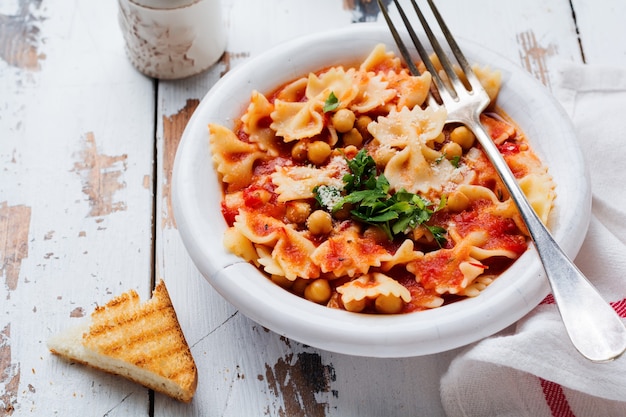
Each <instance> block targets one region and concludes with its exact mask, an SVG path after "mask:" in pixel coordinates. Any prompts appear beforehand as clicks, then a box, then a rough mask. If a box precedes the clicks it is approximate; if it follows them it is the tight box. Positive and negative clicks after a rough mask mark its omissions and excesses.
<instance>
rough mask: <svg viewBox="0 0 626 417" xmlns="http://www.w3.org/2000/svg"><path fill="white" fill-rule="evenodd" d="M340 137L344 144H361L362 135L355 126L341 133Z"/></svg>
mask: <svg viewBox="0 0 626 417" xmlns="http://www.w3.org/2000/svg"><path fill="white" fill-rule="evenodd" d="M342 138H343V144H344V146H349V145H353V146H361V144H362V143H363V135H361V132H359V131H358V129H357V128H352V129H350V130H349V131H348V132H346V133H344V134H343V137H342Z"/></svg>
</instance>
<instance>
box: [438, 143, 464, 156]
mask: <svg viewBox="0 0 626 417" xmlns="http://www.w3.org/2000/svg"><path fill="white" fill-rule="evenodd" d="M441 152H443V154H444V155H445V156H446V158H448V159H452V158H459V157H461V155H463V148H461V145H459V144H458V143H456V142H448V143H446V144H445V145H443V147H442V148H441Z"/></svg>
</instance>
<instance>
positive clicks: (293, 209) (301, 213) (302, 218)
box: [285, 201, 311, 224]
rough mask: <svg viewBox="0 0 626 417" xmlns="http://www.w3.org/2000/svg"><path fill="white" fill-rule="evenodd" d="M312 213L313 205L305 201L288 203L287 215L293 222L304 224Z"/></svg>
mask: <svg viewBox="0 0 626 417" xmlns="http://www.w3.org/2000/svg"><path fill="white" fill-rule="evenodd" d="M310 214H311V205H310V204H309V203H306V202H304V201H290V202H289V203H287V208H286V210H285V217H287V220H289V221H290V222H291V223H295V224H303V223H304V222H306V219H307V218H308V217H309V215H310Z"/></svg>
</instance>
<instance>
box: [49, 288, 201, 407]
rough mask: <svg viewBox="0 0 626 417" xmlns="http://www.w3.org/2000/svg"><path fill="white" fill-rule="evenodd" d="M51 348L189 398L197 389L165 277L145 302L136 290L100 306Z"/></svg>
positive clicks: (56, 339) (54, 340) (52, 340)
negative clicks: (164, 280)
mask: <svg viewBox="0 0 626 417" xmlns="http://www.w3.org/2000/svg"><path fill="white" fill-rule="evenodd" d="M48 348H49V349H50V351H51V352H52V353H55V354H57V355H60V356H62V357H64V358H66V359H68V360H70V361H75V362H80V363H83V364H86V365H89V366H92V367H94V368H97V369H100V370H103V371H107V372H110V373H112V374H116V375H121V376H123V377H126V378H128V379H130V380H132V381H135V382H137V383H139V384H142V385H144V386H146V387H148V388H150V389H153V390H155V391H159V392H161V393H163V394H166V395H169V396H170V397H173V398H176V399H177V400H180V401H183V402H189V401H191V399H192V398H193V395H194V393H195V391H196V386H197V383H198V371H197V368H196V364H195V362H194V360H193V357H192V355H191V351H190V349H189V345H188V344H187V341H186V340H185V336H184V335H183V332H182V331H181V328H180V325H179V323H178V318H177V317H176V312H175V311H174V307H173V306H172V302H171V300H170V296H169V294H168V292H167V289H166V288H165V283H164V282H163V280H160V281H159V283H158V284H157V286H156V288H155V289H154V292H153V293H152V298H151V299H150V300H148V301H146V302H145V303H143V304H141V303H140V300H139V296H138V295H137V293H136V292H135V291H134V290H130V291H128V292H126V293H124V294H122V295H120V296H118V297H116V298H114V299H113V300H111V301H109V302H108V303H107V304H106V305H105V306H104V307H100V306H98V307H96V309H95V311H94V312H93V313H92V314H91V317H90V320H86V321H85V322H84V323H83V324H82V325H80V326H76V327H74V328H71V329H68V330H67V331H65V332H63V333H60V334H58V335H56V336H53V337H52V338H50V340H49V341H48Z"/></svg>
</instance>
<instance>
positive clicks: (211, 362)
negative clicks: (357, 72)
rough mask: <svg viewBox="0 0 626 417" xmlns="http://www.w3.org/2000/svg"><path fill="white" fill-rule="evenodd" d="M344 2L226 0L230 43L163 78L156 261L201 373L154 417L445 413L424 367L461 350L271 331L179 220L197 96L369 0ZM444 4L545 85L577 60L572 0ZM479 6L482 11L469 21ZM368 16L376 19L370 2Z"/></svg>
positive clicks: (436, 370)
mask: <svg viewBox="0 0 626 417" xmlns="http://www.w3.org/2000/svg"><path fill="white" fill-rule="evenodd" d="M337 3H338V2H334V1H323V2H320V1H318V2H307V1H304V0H300V1H293V0H291V1H278V0H276V1H274V2H273V4H272V6H269V5H268V4H267V2H264V3H262V2H255V1H252V0H247V1H245V0H241V1H225V2H223V4H224V5H225V7H224V10H225V19H226V22H227V24H228V30H229V43H228V46H227V51H226V54H225V55H224V57H223V58H222V60H221V61H220V63H218V64H217V65H216V66H215V67H213V68H212V69H211V70H210V71H209V72H207V73H205V74H203V75H201V76H198V77H194V78H192V79H188V80H182V81H177V82H161V83H159V89H158V97H159V98H158V103H159V106H158V110H157V114H158V115H157V140H158V142H157V143H158V154H159V157H158V168H157V193H158V194H157V225H160V226H159V227H158V228H157V235H156V237H157V251H156V263H157V269H158V271H159V272H158V273H159V274H160V275H162V276H163V277H164V278H165V280H166V282H167V283H168V288H170V295H171V296H172V299H173V302H174V305H175V306H176V308H177V311H178V315H179V320H180V321H181V325H182V327H183V330H184V332H185V334H186V336H187V338H188V341H189V343H190V345H191V346H192V352H193V354H194V356H195V358H196V361H197V364H198V367H199V374H200V379H199V385H198V391H197V394H196V397H195V398H194V400H193V402H192V403H191V404H189V405H183V404H178V403H175V402H172V401H170V400H168V399H166V398H164V397H162V396H158V395H157V396H156V397H155V407H154V412H155V416H161V415H163V416H166V415H180V416H186V415H188V416H192V415H199V414H205V415H219V416H240V415H259V414H264V415H289V416H305V415H307V416H344V415H362V416H367V415H372V416H373V415H394V416H402V415H412V416H415V415H418V416H419V415H424V416H437V415H443V409H442V408H441V404H440V403H439V402H438V400H436V401H434V402H433V399H438V398H439V394H438V390H439V381H438V378H436V377H435V378H434V379H431V380H420V379H419V378H420V375H435V376H437V375H441V374H442V373H443V372H444V371H445V369H446V368H447V365H448V363H449V361H450V360H451V359H452V357H453V356H454V354H455V352H454V351H453V352H447V353H443V354H440V355H431V356H427V357H422V358H407V359H372V358H361V357H353V356H348V355H339V354H335V353H331V352H326V351H322V350H319V349H315V348H312V347H309V346H304V345H301V344H299V343H297V342H294V341H291V340H289V339H286V338H284V337H280V336H278V335H277V334H274V333H273V332H270V331H267V330H265V329H263V328H262V327H260V326H258V325H257V324H255V323H254V322H252V321H250V320H249V319H247V318H245V317H243V316H242V314H241V313H239V312H238V311H237V310H236V309H234V308H233V307H232V306H231V305H229V304H228V303H227V302H226V301H224V300H223V299H222V298H221V297H220V296H219V295H218V294H217V293H216V292H215V291H214V290H213V289H212V288H211V287H210V286H209V285H208V284H207V283H206V282H205V280H204V279H203V278H202V277H201V276H200V274H199V273H198V272H197V270H196V269H195V267H194V266H193V265H192V263H191V261H190V259H189V258H188V256H187V254H186V253H185V251H184V248H183V247H182V243H181V242H180V239H179V237H178V235H177V232H176V229H175V222H173V221H172V219H171V204H170V202H169V201H168V199H169V192H170V191H171V190H169V188H168V184H169V181H170V175H171V173H170V169H171V160H172V159H173V152H174V149H175V147H176V145H175V144H177V141H178V140H179V139H180V135H181V134H182V129H183V127H184V124H185V121H186V120H188V118H189V116H190V113H191V112H192V110H193V109H194V108H195V106H196V105H197V104H198V101H199V100H200V99H201V98H202V97H203V96H204V94H205V93H206V91H208V89H209V88H210V87H211V86H212V85H213V84H214V83H215V82H216V81H217V80H218V79H219V77H220V75H222V74H223V73H225V72H227V71H228V70H229V69H231V68H232V67H234V66H236V65H239V64H241V63H243V62H245V61H246V60H247V59H249V58H250V57H251V56H254V55H256V54H258V53H261V52H262V51H264V50H266V49H267V48H269V47H272V46H274V45H276V44H277V43H279V42H281V41H283V40H286V39H289V38H292V37H294V36H298V35H302V34H306V33H309V32H313V31H318V30H324V29H332V28H336V27H339V26H342V25H347V24H350V22H352V21H353V20H359V18H360V17H363V16H364V9H362V6H363V5H362V4H361V2H354V1H353V2H344V7H345V9H340V8H339V7H338V5H337ZM365 3H367V2H364V3H363V4H365ZM440 3H441V6H440V7H441V9H442V10H441V11H442V13H444V15H445V16H446V19H447V20H448V21H449V23H450V26H451V27H452V28H453V30H454V31H455V33H458V34H459V36H463V37H466V38H468V39H471V40H473V41H475V42H479V43H482V44H485V45H488V46H489V47H490V48H491V49H494V50H496V51H497V52H499V53H500V54H502V55H504V56H506V57H508V58H509V59H511V60H513V61H515V62H518V63H519V64H520V65H521V66H523V67H525V68H527V69H528V70H529V71H530V72H531V73H534V74H535V76H536V77H537V78H538V79H539V80H540V81H541V82H544V83H545V84H546V85H549V80H550V76H551V70H552V69H551V63H552V62H553V60H555V59H557V58H565V59H569V60H573V61H577V62H578V61H580V55H579V52H578V44H577V40H576V36H575V30H574V26H573V21H572V17H571V10H570V8H569V3H568V2H567V1H563V0H561V1H550V2H547V5H546V4H545V3H546V2H544V1H543V0H535V1H528V2H515V3H514V4H510V5H509V4H507V7H502V6H501V4H500V2H496V1H495V0H482V1H477V2H473V3H472V7H476V9H478V10H479V11H480V12H478V13H475V12H472V10H470V9H469V7H470V6H469V3H467V2H440ZM470 15H471V16H472V17H475V19H473V20H472V21H471V22H470V21H469V20H468V18H467V16H470ZM363 20H372V14H371V12H370V14H369V15H368V19H363ZM379 23H380V24H382V22H379ZM303 53H304V52H303ZM279 65H280V64H279ZM215 238H216V239H219V238H220V236H216V237H215ZM416 381H418V382H416Z"/></svg>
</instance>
